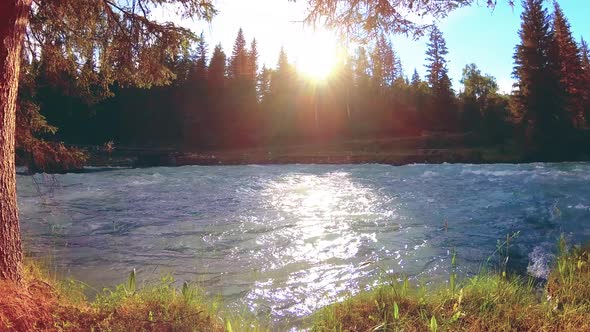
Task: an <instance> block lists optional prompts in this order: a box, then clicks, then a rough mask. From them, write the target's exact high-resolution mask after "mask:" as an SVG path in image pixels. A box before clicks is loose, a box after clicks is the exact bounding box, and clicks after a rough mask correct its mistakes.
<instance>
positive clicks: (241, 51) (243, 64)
mask: <svg viewBox="0 0 590 332" xmlns="http://www.w3.org/2000/svg"><path fill="white" fill-rule="evenodd" d="M248 67H249V66H248V50H246V39H245V38H244V31H243V30H242V28H240V30H238V35H237V37H236V41H235V42H234V47H233V50H232V56H231V59H230V65H229V70H230V72H229V73H230V77H231V78H232V79H234V80H237V79H244V78H246V77H248V74H249V70H248Z"/></svg>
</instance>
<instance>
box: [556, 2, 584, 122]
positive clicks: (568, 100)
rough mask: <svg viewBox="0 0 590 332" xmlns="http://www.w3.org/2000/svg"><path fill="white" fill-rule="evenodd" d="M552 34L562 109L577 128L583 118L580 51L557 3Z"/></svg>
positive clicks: (582, 78)
mask: <svg viewBox="0 0 590 332" xmlns="http://www.w3.org/2000/svg"><path fill="white" fill-rule="evenodd" d="M553 34H554V39H555V45H554V46H555V48H556V49H555V53H554V54H555V56H556V59H555V60H554V61H555V63H556V66H557V71H558V76H559V82H560V84H561V87H560V88H561V90H562V96H561V97H562V103H563V107H564V108H565V109H566V110H567V112H568V114H567V115H568V116H569V117H571V119H572V122H573V123H574V124H576V125H577V126H581V125H582V123H583V118H584V114H583V113H584V101H583V99H584V97H583V94H584V93H583V80H584V77H583V70H582V62H581V57H580V50H579V48H578V45H577V43H576V41H575V39H574V38H573V36H572V33H571V29H570V24H569V22H568V21H567V18H566V17H565V15H564V14H563V11H562V9H561V7H560V6H559V4H558V3H557V1H555V2H554V14H553Z"/></svg>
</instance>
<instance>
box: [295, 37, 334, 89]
mask: <svg viewBox="0 0 590 332" xmlns="http://www.w3.org/2000/svg"><path fill="white" fill-rule="evenodd" d="M297 49H298V54H297V55H296V58H295V61H296V62H295V63H296V67H297V70H298V71H299V72H301V73H302V74H303V75H304V76H305V77H307V78H308V79H310V80H312V81H314V82H320V81H324V80H325V79H327V78H328V77H329V76H330V75H331V74H332V73H333V72H334V70H335V69H336V65H337V63H338V60H339V56H340V55H339V51H338V50H339V47H338V39H337V37H336V36H335V35H334V34H333V33H331V32H329V31H327V30H325V29H321V28H320V29H316V30H313V31H306V32H305V38H303V40H302V42H301V45H299V47H298V48H297Z"/></svg>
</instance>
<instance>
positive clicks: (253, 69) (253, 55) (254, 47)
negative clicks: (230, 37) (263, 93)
mask: <svg viewBox="0 0 590 332" xmlns="http://www.w3.org/2000/svg"><path fill="white" fill-rule="evenodd" d="M248 75H249V77H248V79H249V80H251V81H256V77H257V75H258V43H257V42H256V38H254V39H252V42H251V43H250V51H249V52H248Z"/></svg>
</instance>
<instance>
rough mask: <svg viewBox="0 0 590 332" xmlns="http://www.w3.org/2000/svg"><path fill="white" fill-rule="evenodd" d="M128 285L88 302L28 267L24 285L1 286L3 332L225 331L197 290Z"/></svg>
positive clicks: (168, 284)
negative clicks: (138, 288) (138, 287)
mask: <svg viewBox="0 0 590 332" xmlns="http://www.w3.org/2000/svg"><path fill="white" fill-rule="evenodd" d="M132 276H133V277H132V278H130V281H129V282H128V284H126V285H119V286H118V287H117V288H116V289H114V290H108V291H105V292H104V293H103V294H101V295H99V296H98V297H97V299H96V300H95V301H93V302H88V301H86V299H85V298H84V296H83V295H82V292H81V288H80V287H79V284H77V283H75V282H67V283H59V282H56V281H55V280H54V279H51V278H49V277H48V276H47V275H45V274H44V273H43V272H41V271H40V270H39V269H38V268H37V267H36V266H35V265H34V264H31V263H28V264H27V267H26V276H25V279H24V280H23V282H22V284H20V285H17V284H14V283H11V282H7V281H2V282H0V331H203V332H208V331H224V323H223V321H222V320H221V319H220V318H219V317H218V315H217V312H216V309H215V307H214V306H212V305H211V304H207V303H206V302H205V301H204V299H203V298H202V296H201V293H200V291H199V289H198V288H195V287H192V286H189V285H186V284H185V285H184V286H183V287H182V289H181V290H177V289H176V288H175V287H174V286H173V285H172V280H171V279H170V278H164V279H163V280H162V282H161V283H159V284H157V285H155V286H151V287H146V288H143V289H140V290H137V291H136V290H135V276H134V274H133V275H132Z"/></svg>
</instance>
